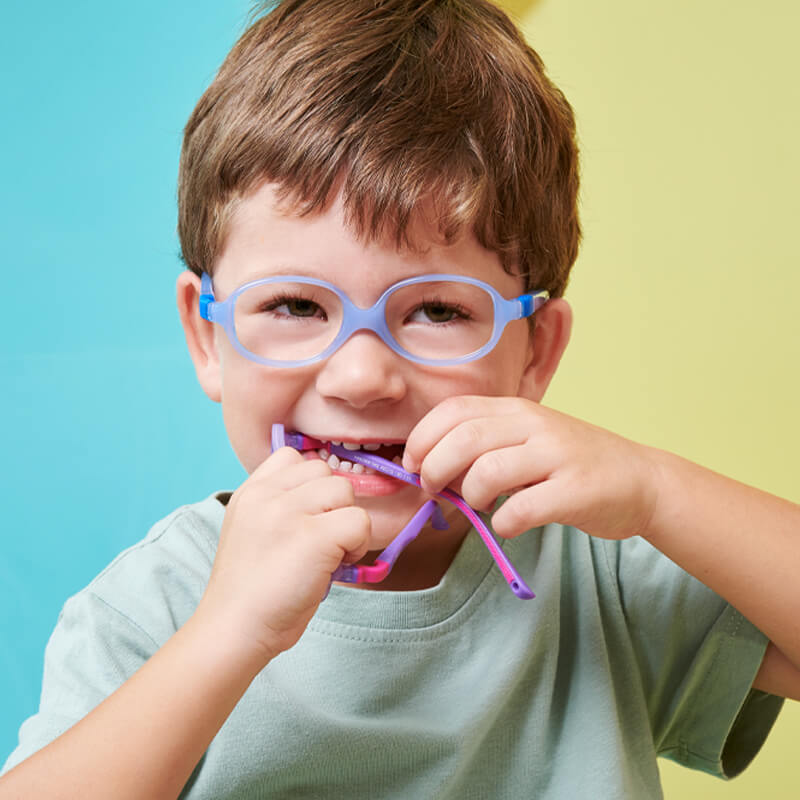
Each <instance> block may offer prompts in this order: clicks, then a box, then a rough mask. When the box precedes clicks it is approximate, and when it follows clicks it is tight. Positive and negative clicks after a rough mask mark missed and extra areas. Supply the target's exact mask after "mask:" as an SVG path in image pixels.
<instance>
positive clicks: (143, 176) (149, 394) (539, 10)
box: [0, 0, 800, 800]
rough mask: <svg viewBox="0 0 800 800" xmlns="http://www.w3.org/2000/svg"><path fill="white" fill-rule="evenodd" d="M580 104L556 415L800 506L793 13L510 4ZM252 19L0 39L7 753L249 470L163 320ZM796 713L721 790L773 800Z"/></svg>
mask: <svg viewBox="0 0 800 800" xmlns="http://www.w3.org/2000/svg"><path fill="white" fill-rule="evenodd" d="M505 6H506V8H508V9H509V10H510V11H511V12H512V13H513V14H514V15H515V17H516V18H517V20H518V21H519V22H520V23H521V25H522V26H523V29H524V30H525V32H526V34H527V35H528V38H529V40H530V41H531V43H532V44H533V45H534V47H535V48H536V49H537V50H538V51H539V52H540V54H541V55H542V56H543V57H544V60H545V62H546V63H547V64H548V65H549V68H550V72H551V75H552V76H553V78H554V79H555V80H556V82H557V83H558V84H559V85H560V86H561V87H562V89H563V90H564V91H565V93H566V94H567V96H568V97H569V99H570V100H571V102H572V103H573V105H574V107H575V109H576V112H577V116H578V123H579V135H580V141H581V147H582V151H583V159H584V160H583V192H582V208H583V211H582V213H583V221H584V227H585V241H584V246H583V250H582V253H581V256H580V259H579V261H578V264H577V265H576V267H575V271H574V278H573V283H572V284H571V286H570V289H569V291H568V294H567V296H568V298H569V299H570V300H571V302H572V304H573V306H574V308H575V311H576V322H575V331H574V335H573V341H572V343H571V345H570V348H569V350H568V352H567V355H566V357H565V360H564V363H563V366H562V368H561V370H560V372H559V374H558V375H557V377H556V379H555V381H554V384H553V387H552V389H551V392H550V394H549V396H548V398H547V401H548V402H549V403H550V404H551V405H553V406H555V407H558V408H561V409H563V410H565V411H568V412H570V413H573V414H576V415H578V416H581V417H584V418H586V419H588V420H590V421H591V422H594V423H597V424H600V425H604V426H606V427H609V428H611V429H613V430H615V431H618V432H620V433H622V434H624V435H627V436H630V437H632V438H635V439H639V440H643V441H646V442H648V443H650V444H654V445H658V446H662V447H666V448H668V449H672V450H674V451H676V452H678V453H681V454H682V455H685V456H687V457H690V458H692V459H694V460H696V461H699V462H700V463H702V464H705V465H707V466H709V467H711V468H714V469H717V470H719V471H721V472H725V473H727V474H730V475H733V476H734V477H736V478H739V479H741V480H744V481H748V482H750V483H753V484H755V485H757V486H759V487H762V488H764V489H767V490H769V491H772V492H775V493H778V494H782V495H784V496H787V497H789V498H791V499H793V500H795V501H800V489H799V488H798V476H799V475H800V466H799V465H798V452H800V424H798V422H797V420H796V418H795V414H796V410H797V409H798V407H800V382H799V381H798V377H797V365H798V363H800V319H799V318H798V313H797V307H798V297H800V271H798V269H797V267H798V257H797V255H796V252H795V235H794V231H795V230H796V229H797V223H796V221H795V216H796V214H797V212H798V208H799V205H798V202H797V198H796V191H795V187H796V185H797V183H798V178H800V156H798V152H797V147H796V142H797V137H798V128H800V89H798V83H797V78H798V74H797V73H798V70H797V66H796V59H795V57H794V55H793V54H794V51H795V33H796V31H797V30H798V27H799V26H800V6H798V5H797V4H796V3H792V2H789V0H763V2H761V3H758V4H756V3H746V2H736V0H734V2H731V1H730V0H727V2H725V1H724V0H695V1H694V2H690V1H689V0H678V1H677V2H671V3H655V2H642V0H609V2H604V3H599V2H597V1H596V0H540V2H531V1H530V0H527V2H526V1H525V0H516V1H512V0H508V2H506V3H505ZM248 8H249V4H248V2H247V0H235V2H229V3H221V2H210V0H195V1H194V2H191V3H190V2H188V0H171V1H170V2H166V3H164V2H155V0H142V2H140V3H138V4H136V5H135V6H132V5H131V4H115V5H113V7H112V6H110V5H109V4H108V3H100V2H98V1H97V0H84V2H81V3H73V4H69V5H65V4H60V3H54V2H52V1H51V0H47V1H46V2H44V3H37V4H22V3H17V4H14V5H13V7H10V8H9V9H6V10H5V14H4V25H3V26H2V30H0V59H2V61H1V62H0V63H2V75H3V80H2V82H0V104H1V105H2V108H3V111H4V113H3V119H2V125H0V159H2V175H3V181H2V183H0V259H2V268H3V274H4V275H5V276H6V277H7V278H8V281H7V282H6V284H5V287H4V291H3V295H2V314H0V326H2V336H0V386H2V392H0V411H2V416H1V417H0V419H2V423H0V453H2V455H3V463H2V481H0V487H2V488H0V492H2V494H0V500H1V501H2V507H3V509H4V512H5V513H4V517H5V519H4V522H3V524H2V527H0V532H1V533H0V535H2V547H1V548H0V683H2V684H3V686H4V692H3V697H2V700H0V761H2V760H4V759H5V757H6V755H7V754H8V752H10V750H11V749H12V748H13V746H14V743H15V741H16V731H17V728H18V726H19V723H20V722H21V721H22V720H23V718H24V717H26V716H27V715H29V714H31V713H33V712H34V711H35V709H36V706H37V701H38V692H39V686H40V681H41V664H42V652H43V649H44V645H45V643H46V641H47V638H48V635H49V633H50V631H51V629H52V627H53V625H54V624H55V621H56V618H57V616H58V612H59V609H60V608H61V605H62V603H63V601H64V599H65V598H66V597H67V596H69V595H70V594H72V593H74V592H76V591H78V590H79V589H80V588H81V587H82V586H84V585H85V584H86V583H87V582H88V581H89V580H90V579H91V578H92V577H93V576H94V575H95V574H96V573H97V572H98V571H99V570H100V569H102V568H103V566H104V565H105V564H106V563H107V562H108V561H109V560H110V559H111V558H113V556H114V555H116V553H118V552H119V551H120V550H121V549H123V548H124V547H126V546H128V545H129V544H131V543H133V542H134V541H136V540H138V539H139V538H141V537H142V536H143V535H144V533H145V531H146V530H147V528H148V527H149V526H150V525H151V524H152V522H153V521H155V520H156V519H158V518H160V517H162V516H163V515H165V514H166V513H168V512H169V511H171V510H172V509H173V508H174V507H176V506H177V505H180V504H182V503H185V502H191V501H194V500H197V499H200V498H202V497H204V496H205V495H207V494H208V493H210V492H211V491H214V490H215V489H220V488H233V487H235V486H236V485H238V483H240V482H241V480H242V479H243V472H242V470H241V468H240V467H239V465H238V463H237V462H236V460H235V458H234V457H233V455H232V454H231V452H230V449H229V447H228V445H227V441H226V438H225V434H224V430H223V427H222V422H221V417H220V415H219V412H218V408H217V407H216V406H215V405H213V404H211V403H210V402H209V401H208V400H207V399H206V398H205V396H204V395H203V394H202V392H201V390H200V389H199V387H198V386H197V385H196V382H195V379H194V374H193V371H192V369H191V366H190V362H189V359H188V356H186V355H185V354H184V345H183V341H182V334H181V331H180V327H179V324H178V320H177V315H176V313H175V311H174V299H173V295H174V281H175V278H176V276H177V275H178V273H179V271H180V269H181V265H180V262H179V259H178V257H177V251H178V244H177V238H176V236H175V233H174V228H175V199H174V195H175V178H176V172H177V159H178V151H179V143H180V134H181V128H182V126H183V124H184V122H185V120H186V118H187V117H188V115H189V113H190V111H191V109H192V107H193V105H194V103H195V102H196V100H197V99H198V98H199V96H200V94H201V93H202V91H203V89H204V87H205V86H206V85H207V84H208V82H209V81H210V79H211V78H212V76H213V74H214V72H215V70H216V68H217V66H218V65H219V63H220V61H221V60H222V58H223V57H224V55H225V53H226V51H227V50H228V48H229V47H230V46H231V44H232V43H233V42H234V40H235V39H236V38H237V36H238V34H239V33H240V32H241V30H242V28H243V25H244V21H245V17H246V13H247V10H248ZM798 736H800V712H798V707H797V706H795V705H791V706H790V707H788V708H787V709H786V711H785V712H784V714H783V716H782V718H781V719H780V720H779V723H778V725H777V728H776V730H775V732H774V733H773V735H772V737H771V738H770V740H769V742H768V743H767V745H766V747H765V748H764V751H763V753H762V754H761V756H760V757H759V759H758V760H757V761H756V762H755V764H754V766H753V767H751V768H750V770H748V772H746V773H745V774H744V776H742V777H741V778H739V779H738V780H736V781H734V782H733V783H730V784H726V783H723V782H720V781H715V780H713V779H710V778H707V777H705V776H703V775H698V774H695V773H689V772H688V771H686V770H680V769H678V768H673V767H672V766H671V765H669V764H665V765H664V767H663V773H664V781H665V791H666V795H667V797H668V798H681V799H686V798H688V799H689V800H691V798H704V800H708V799H709V798H710V799H711V800H713V798H717V797H719V798H723V797H724V798H728V799H729V800H733V798H750V797H753V796H756V795H759V796H766V797H770V798H775V799H776V800H784V799H786V800H788V799H789V798H795V797H797V795H798V789H797V786H798V784H799V783H800V780H799V779H798V777H797V776H796V774H795V770H793V769H792V763H793V761H794V760H796V759H795V756H794V752H795V746H794V743H795V742H796V741H797V738H798Z"/></svg>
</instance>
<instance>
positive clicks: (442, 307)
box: [408, 302, 469, 324]
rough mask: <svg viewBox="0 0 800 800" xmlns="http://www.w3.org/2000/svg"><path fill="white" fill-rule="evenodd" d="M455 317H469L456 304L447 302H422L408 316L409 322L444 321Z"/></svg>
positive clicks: (449, 320)
mask: <svg viewBox="0 0 800 800" xmlns="http://www.w3.org/2000/svg"><path fill="white" fill-rule="evenodd" d="M456 319H469V314H468V313H467V312H466V311H465V310H464V309H463V308H461V307H459V306H457V305H451V304H449V303H439V302H434V303H423V304H422V305H420V306H419V307H418V308H416V309H415V310H414V311H412V312H411V314H410V315H409V317H408V321H409V322H423V323H431V322H433V323H439V324H441V323H444V322H452V321H453V320H456Z"/></svg>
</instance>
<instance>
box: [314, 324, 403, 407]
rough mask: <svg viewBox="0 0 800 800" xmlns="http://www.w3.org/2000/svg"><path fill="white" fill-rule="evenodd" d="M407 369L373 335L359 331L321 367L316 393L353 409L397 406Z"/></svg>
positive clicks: (400, 358)
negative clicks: (392, 404) (383, 404)
mask: <svg viewBox="0 0 800 800" xmlns="http://www.w3.org/2000/svg"><path fill="white" fill-rule="evenodd" d="M408 366H411V364H410V362H407V361H406V360H405V359H404V358H403V357H402V356H400V355H398V354H397V353H395V352H394V351H393V350H392V349H391V348H390V347H388V346H387V345H386V344H385V343H384V342H382V341H381V339H380V338H379V337H378V336H376V335H375V334H374V333H371V332H369V331H358V332H357V333H355V334H353V335H352V336H351V337H350V338H349V339H348V340H347V341H346V342H345V343H344V344H343V345H342V346H341V347H340V348H339V349H338V350H337V351H336V352H335V353H333V355H331V356H329V357H328V358H327V359H326V360H325V361H324V362H323V363H322V367H321V368H320V370H319V372H318V373H317V381H316V387H317V391H318V392H319V393H320V394H321V395H323V396H324V397H327V398H333V399H337V400H342V401H344V402H346V403H348V404H349V405H351V406H353V407H354V408H366V407H368V406H370V405H373V404H376V403H388V402H397V401H398V400H400V399H402V398H403V397H404V396H405V394H406V389H407V386H406V378H405V372H406V370H407V368H408Z"/></svg>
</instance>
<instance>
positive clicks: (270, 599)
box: [198, 447, 370, 667]
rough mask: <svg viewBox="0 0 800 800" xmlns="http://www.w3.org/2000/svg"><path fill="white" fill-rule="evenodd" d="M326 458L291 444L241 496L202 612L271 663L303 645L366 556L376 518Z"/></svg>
mask: <svg viewBox="0 0 800 800" xmlns="http://www.w3.org/2000/svg"><path fill="white" fill-rule="evenodd" d="M353 502H354V495H353V487H352V485H351V484H350V482H349V481H348V480H347V479H346V478H344V477H341V476H334V475H333V474H332V472H331V470H330V468H329V467H328V465H327V464H326V463H325V462H324V461H322V460H319V459H314V460H306V459H304V458H303V457H302V456H301V455H300V453H298V452H297V451H296V450H292V449H291V448H288V447H284V448H281V449H280V450H278V451H276V452H275V453H273V454H272V455H270V456H269V457H268V458H267V459H266V460H265V461H264V462H263V463H262V464H261V465H260V466H259V467H258V468H257V469H256V470H255V471H254V472H253V473H252V475H250V477H249V478H248V479H247V480H246V481H245V482H244V483H243V484H242V485H241V486H240V487H239V488H238V489H237V491H236V492H234V494H233V496H232V497H231V499H230V501H229V503H228V508H227V511H226V513H225V521H224V522H223V525H222V531H221V534H220V542H219V547H218V549H217V555H216V558H215V561H214V567H213V569H212V572H211V577H210V579H209V583H208V587H207V589H206V592H205V594H204V596H203V599H202V600H201V603H200V606H199V608H198V613H199V614H200V615H201V617H203V618H205V619H207V620H209V621H210V622H211V623H212V624H214V626H215V627H216V629H217V630H218V631H224V634H223V635H225V636H226V640H227V642H228V644H229V645H232V646H234V647H243V648H244V652H245V653H246V654H248V655H250V656H252V657H255V658H256V659H257V660H258V661H260V662H263V663H261V666H262V667H263V666H264V665H265V664H266V663H267V662H268V661H269V660H270V659H272V658H273V657H275V656H276V655H277V654H278V653H280V652H282V651H283V650H286V649H288V648H290V647H291V646H292V645H294V644H295V642H297V640H298V639H299V638H300V636H301V634H302V633H303V631H304V630H305V628H306V625H307V624H308V622H309V620H310V619H311V617H312V616H313V614H314V612H315V611H316V609H317V606H318V605H319V604H320V602H321V601H322V600H323V599H324V597H325V594H326V592H327V590H328V586H329V585H330V580H331V573H332V572H333V571H334V570H335V569H336V568H337V567H338V566H339V565H340V564H341V563H342V561H345V562H348V563H352V562H355V561H357V560H358V559H359V558H361V557H362V556H364V555H365V554H366V551H367V545H368V541H369V534H370V519H369V515H368V514H367V512H366V511H364V510H363V509H362V508H359V507H357V506H354V505H353Z"/></svg>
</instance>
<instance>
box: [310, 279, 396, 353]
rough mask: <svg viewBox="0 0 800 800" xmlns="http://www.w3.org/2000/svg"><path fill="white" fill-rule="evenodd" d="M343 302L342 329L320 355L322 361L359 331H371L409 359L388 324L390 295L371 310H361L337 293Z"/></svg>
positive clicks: (382, 298)
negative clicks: (387, 308) (387, 309)
mask: <svg viewBox="0 0 800 800" xmlns="http://www.w3.org/2000/svg"><path fill="white" fill-rule="evenodd" d="M337 294H338V295H339V299H340V300H341V302H342V311H343V313H342V327H341V328H340V329H339V332H338V333H337V334H336V336H335V337H334V340H333V341H332V342H331V343H330V344H329V345H328V346H327V347H326V348H325V350H324V351H323V352H322V353H321V354H320V355H319V358H320V359H323V358H327V357H328V356H331V355H333V354H334V353H335V352H336V351H337V350H338V349H339V348H340V347H341V346H342V345H343V344H344V343H345V342H347V341H348V340H349V339H351V338H352V336H353V335H354V334H356V333H358V332H359V331H371V332H372V333H374V334H375V335H376V336H377V337H378V338H379V339H380V340H381V341H382V342H383V343H384V344H385V345H386V346H387V347H388V348H389V349H390V350H393V351H394V352H395V353H397V354H398V355H401V356H404V357H407V355H408V354H406V351H405V350H404V349H403V348H402V347H400V344H399V342H398V341H397V340H396V339H395V338H394V336H392V334H391V331H390V330H389V325H388V324H387V322H386V300H387V297H388V293H387V294H384V295H383V296H382V297H381V298H380V299H379V300H378V302H377V303H375V305H373V306H370V307H369V308H360V307H359V306H357V305H356V304H355V303H354V302H353V301H352V300H350V298H349V297H348V296H347V295H346V294H344V293H342V292H337Z"/></svg>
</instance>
